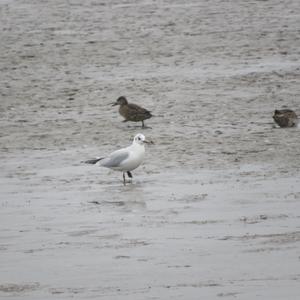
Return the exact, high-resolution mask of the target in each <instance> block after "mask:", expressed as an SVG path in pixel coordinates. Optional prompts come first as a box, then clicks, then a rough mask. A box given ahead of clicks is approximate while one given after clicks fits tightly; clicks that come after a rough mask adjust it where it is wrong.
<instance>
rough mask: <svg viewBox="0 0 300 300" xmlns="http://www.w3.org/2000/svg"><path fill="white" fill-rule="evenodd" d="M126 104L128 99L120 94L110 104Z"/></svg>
mask: <svg viewBox="0 0 300 300" xmlns="http://www.w3.org/2000/svg"><path fill="white" fill-rule="evenodd" d="M126 104H128V101H127V100H126V98H125V97H124V96H121V97H119V98H118V99H117V101H116V102H115V103H114V104H113V105H112V106H116V105H126Z"/></svg>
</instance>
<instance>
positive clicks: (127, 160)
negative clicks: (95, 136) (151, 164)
mask: <svg viewBox="0 0 300 300" xmlns="http://www.w3.org/2000/svg"><path fill="white" fill-rule="evenodd" d="M145 143H150V142H149V141H147V140H146V138H145V136H144V135H143V134H141V133H139V134H137V135H136V136H135V137H134V139H133V142H132V144H131V145H130V146H128V147H126V148H122V149H119V150H117V151H114V152H112V153H111V154H109V155H108V156H106V157H101V158H96V159H91V160H87V161H85V163H88V164H96V163H98V162H99V165H100V166H102V167H105V168H109V169H112V170H115V171H121V172H123V183H124V185H125V184H126V181H125V173H127V175H128V177H129V178H132V174H131V171H132V170H134V169H136V168H137V167H138V166H139V165H140V164H141V163H142V162H143V160H144V156H145V146H144V144H145Z"/></svg>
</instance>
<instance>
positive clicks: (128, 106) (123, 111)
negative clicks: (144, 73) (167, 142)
mask: <svg viewBox="0 0 300 300" xmlns="http://www.w3.org/2000/svg"><path fill="white" fill-rule="evenodd" d="M115 105H120V107H119V113H120V115H121V116H122V117H124V119H125V120H124V121H123V122H128V121H131V122H142V128H144V127H145V124H144V121H145V120H147V119H150V118H151V117H152V114H151V112H150V111H149V110H147V109H145V108H142V107H140V106H138V105H136V104H133V103H128V101H127V99H126V98H125V97H124V96H121V97H119V98H118V99H117V101H116V102H115V103H114V104H113V106H115Z"/></svg>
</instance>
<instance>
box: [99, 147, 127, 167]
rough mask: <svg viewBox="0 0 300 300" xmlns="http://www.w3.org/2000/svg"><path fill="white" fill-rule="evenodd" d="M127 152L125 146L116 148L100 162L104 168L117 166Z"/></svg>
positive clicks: (124, 158)
mask: <svg viewBox="0 0 300 300" xmlns="http://www.w3.org/2000/svg"><path fill="white" fill-rule="evenodd" d="M129 153H130V152H129V151H128V150H127V149H126V148H124V149H120V150H117V151H115V152H113V153H111V154H110V155H109V156H108V157H106V158H104V159H103V160H101V163H100V164H101V166H103V167H106V168H117V167H119V166H120V165H121V163H122V162H124V161H125V160H126V159H127V158H128V157H129Z"/></svg>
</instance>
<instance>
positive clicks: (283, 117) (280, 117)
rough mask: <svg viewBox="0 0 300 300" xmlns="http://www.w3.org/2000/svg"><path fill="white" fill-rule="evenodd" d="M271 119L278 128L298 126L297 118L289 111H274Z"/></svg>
mask: <svg viewBox="0 0 300 300" xmlns="http://www.w3.org/2000/svg"><path fill="white" fill-rule="evenodd" d="M273 119H274V121H275V122H276V123H277V124H278V125H279V126H280V127H294V126H296V125H297V124H298V117H297V115H296V113H295V112H294V111H293V110H291V109H281V110H278V109H276V110H275V111H274V115H273Z"/></svg>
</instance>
